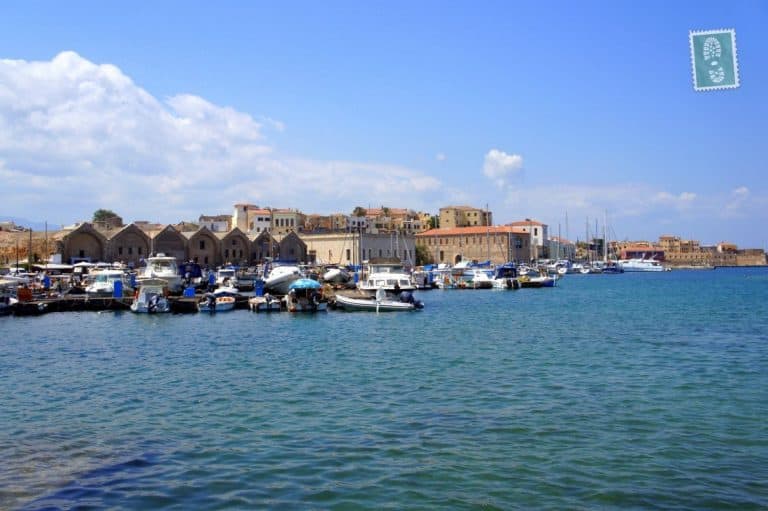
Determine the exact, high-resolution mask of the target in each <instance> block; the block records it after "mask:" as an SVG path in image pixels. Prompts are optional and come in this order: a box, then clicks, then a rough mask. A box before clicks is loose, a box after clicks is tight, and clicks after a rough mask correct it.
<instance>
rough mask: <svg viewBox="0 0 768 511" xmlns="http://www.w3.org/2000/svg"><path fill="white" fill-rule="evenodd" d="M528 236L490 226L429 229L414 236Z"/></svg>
mask: <svg viewBox="0 0 768 511" xmlns="http://www.w3.org/2000/svg"><path fill="white" fill-rule="evenodd" d="M508 233H512V234H528V233H527V231H522V230H520V229H517V228H515V227H513V226H511V225H491V226H481V225H478V226H474V227H453V228H450V229H430V230H428V231H423V232H419V233H417V234H416V236H419V237H426V238H428V237H430V236H454V235H464V234H466V235H476V234H508Z"/></svg>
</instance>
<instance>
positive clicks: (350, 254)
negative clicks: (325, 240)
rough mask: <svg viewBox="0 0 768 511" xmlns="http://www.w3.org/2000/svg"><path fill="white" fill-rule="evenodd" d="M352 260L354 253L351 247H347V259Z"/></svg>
mask: <svg viewBox="0 0 768 511" xmlns="http://www.w3.org/2000/svg"><path fill="white" fill-rule="evenodd" d="M351 260H352V253H351V250H350V249H347V261H351Z"/></svg>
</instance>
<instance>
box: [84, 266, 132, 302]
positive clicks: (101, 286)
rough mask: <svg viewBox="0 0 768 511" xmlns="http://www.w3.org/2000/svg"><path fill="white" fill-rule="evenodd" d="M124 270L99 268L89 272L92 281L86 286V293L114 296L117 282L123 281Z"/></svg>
mask: <svg viewBox="0 0 768 511" xmlns="http://www.w3.org/2000/svg"><path fill="white" fill-rule="evenodd" d="M124 277H125V273H124V272H123V270H99V271H95V272H91V273H90V274H89V277H88V278H89V281H90V283H89V284H88V285H87V286H86V287H85V294H87V295H95V296H112V294H113V293H114V292H115V282H123V280H124Z"/></svg>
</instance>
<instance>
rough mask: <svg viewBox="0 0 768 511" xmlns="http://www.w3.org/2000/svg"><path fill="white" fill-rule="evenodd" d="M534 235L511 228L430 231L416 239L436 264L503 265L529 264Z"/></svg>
mask: <svg viewBox="0 0 768 511" xmlns="http://www.w3.org/2000/svg"><path fill="white" fill-rule="evenodd" d="M532 239H533V238H532V236H531V234H530V232H527V231H526V230H523V229H521V228H520V227H515V226H511V225H501V226H485V227H454V228H442V227H441V228H439V229H430V230H429V231H425V232H422V233H419V234H417V235H416V245H417V246H420V247H423V250H424V251H425V252H426V253H427V254H429V256H430V258H431V260H432V262H434V263H446V264H450V265H453V264H456V263H458V262H460V261H486V260H490V261H491V262H492V263H494V264H503V263H505V262H508V261H517V262H527V261H530V259H531V254H532V253H534V252H535V251H533V250H532V249H531V241H532Z"/></svg>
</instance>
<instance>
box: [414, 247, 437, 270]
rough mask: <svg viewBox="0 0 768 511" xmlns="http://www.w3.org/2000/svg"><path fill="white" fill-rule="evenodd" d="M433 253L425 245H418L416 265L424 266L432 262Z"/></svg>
mask: <svg viewBox="0 0 768 511" xmlns="http://www.w3.org/2000/svg"><path fill="white" fill-rule="evenodd" d="M433 262H434V261H433V259H432V254H430V253H429V250H427V247H425V246H424V245H416V266H424V265H425V264H432V263H433Z"/></svg>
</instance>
